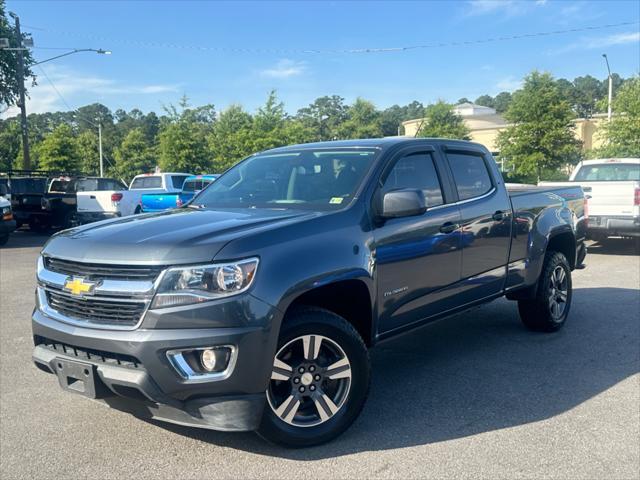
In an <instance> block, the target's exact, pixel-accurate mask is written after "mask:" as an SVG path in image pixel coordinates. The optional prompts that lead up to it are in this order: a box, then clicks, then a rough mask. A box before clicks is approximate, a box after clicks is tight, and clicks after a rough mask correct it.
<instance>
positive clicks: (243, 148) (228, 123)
mask: <svg viewBox="0 0 640 480" xmlns="http://www.w3.org/2000/svg"><path fill="white" fill-rule="evenodd" d="M252 126H253V119H252V118H251V115H250V114H249V113H247V112H245V111H244V110H243V109H242V107H241V106H240V105H231V106H230V107H228V108H227V109H226V110H224V111H222V112H221V113H220V115H219V116H218V118H217V120H216V122H215V123H214V125H213V129H212V132H211V133H210V135H209V136H208V137H207V140H208V144H209V149H210V150H211V152H212V153H213V159H214V169H213V171H214V172H216V173H221V172H224V171H225V170H227V169H228V168H230V167H232V166H233V165H235V164H236V163H237V162H239V161H240V160H242V159H243V158H245V157H246V156H248V155H250V154H251V153H253V151H254V150H253V149H254V143H253V135H252V131H251V129H252Z"/></svg>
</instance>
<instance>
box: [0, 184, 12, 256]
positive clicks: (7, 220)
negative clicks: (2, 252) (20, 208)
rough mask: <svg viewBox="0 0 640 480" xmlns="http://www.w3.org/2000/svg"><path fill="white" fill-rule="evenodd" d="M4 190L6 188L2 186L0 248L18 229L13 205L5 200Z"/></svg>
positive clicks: (0, 198)
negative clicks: (12, 209)
mask: <svg viewBox="0 0 640 480" xmlns="http://www.w3.org/2000/svg"><path fill="white" fill-rule="evenodd" d="M3 190H6V186H4V185H2V184H0V246H2V245H5V244H6V243H7V242H8V241H9V235H10V234H11V232H13V231H14V230H15V229H16V221H15V220H14V219H13V213H12V212H11V203H10V202H9V200H7V199H6V198H4V196H3V194H2V193H3Z"/></svg>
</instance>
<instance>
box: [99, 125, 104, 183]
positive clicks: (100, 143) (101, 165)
mask: <svg viewBox="0 0 640 480" xmlns="http://www.w3.org/2000/svg"><path fill="white" fill-rule="evenodd" d="M98 150H100V176H101V177H104V165H103V163H102V122H101V121H100V119H98Z"/></svg>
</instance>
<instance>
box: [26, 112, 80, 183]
mask: <svg viewBox="0 0 640 480" xmlns="http://www.w3.org/2000/svg"><path fill="white" fill-rule="evenodd" d="M34 150H36V151H37V154H38V158H39V168H41V169H43V170H54V171H61V172H75V171H78V170H79V169H80V166H81V165H80V155H79V153H78V147H77V144H76V141H75V138H74V137H73V130H71V127H70V126H69V125H67V124H64V123H63V124H60V125H58V126H57V127H56V128H55V130H54V131H53V132H51V133H50V134H48V135H47V136H46V137H45V138H44V140H43V141H42V142H41V143H39V144H38V145H36V147H35V149H34Z"/></svg>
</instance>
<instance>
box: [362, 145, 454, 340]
mask: <svg viewBox="0 0 640 480" xmlns="http://www.w3.org/2000/svg"><path fill="white" fill-rule="evenodd" d="M380 183H381V187H380V188H379V192H378V193H377V194H376V197H377V198H381V196H382V195H383V194H384V193H386V192H389V191H392V190H399V189H404V188H410V189H420V190H422V191H423V193H424V195H425V199H426V200H427V207H428V209H427V211H426V212H425V213H424V214H422V215H417V216H412V217H404V218H393V219H388V220H386V221H385V222H384V223H383V224H382V225H379V226H378V227H377V228H376V229H375V232H374V237H375V265H376V278H377V289H378V292H377V297H378V312H379V318H380V320H379V325H378V331H379V332H380V333H384V332H389V331H392V330H395V329H398V328H402V327H403V326H406V325H409V324H411V323H414V322H419V321H421V320H423V319H425V318H427V317H430V316H432V315H435V314H437V313H440V312H442V311H444V310H448V309H449V308H450V305H449V304H450V299H451V297H452V296H453V294H454V291H453V289H452V288H451V287H452V286H453V285H454V284H456V282H458V281H459V280H460V266H461V259H462V254H461V250H460V237H459V235H458V232H457V224H458V223H459V222H460V213H459V211H458V207H457V206H456V205H455V204H451V200H452V198H451V195H450V193H449V192H450V189H449V188H448V186H449V184H448V180H447V177H446V175H445V174H444V172H443V171H442V164H441V162H439V161H438V158H437V154H436V152H435V150H433V149H432V148H427V147H420V148H418V147H414V148H410V149H405V150H403V151H402V152H400V153H399V154H398V155H396V156H395V157H394V158H393V159H392V160H391V162H390V163H389V165H388V166H387V167H386V169H385V172H384V173H383V174H382V176H381V178H380Z"/></svg>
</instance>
